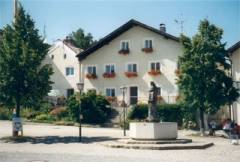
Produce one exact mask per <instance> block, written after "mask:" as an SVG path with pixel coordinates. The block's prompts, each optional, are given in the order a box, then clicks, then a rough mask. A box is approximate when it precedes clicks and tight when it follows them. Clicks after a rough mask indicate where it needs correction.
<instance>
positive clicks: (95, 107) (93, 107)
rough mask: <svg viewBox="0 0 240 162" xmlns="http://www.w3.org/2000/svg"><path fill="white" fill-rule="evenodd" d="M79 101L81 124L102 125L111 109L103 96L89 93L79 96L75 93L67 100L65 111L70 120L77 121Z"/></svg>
mask: <svg viewBox="0 0 240 162" xmlns="http://www.w3.org/2000/svg"><path fill="white" fill-rule="evenodd" d="M79 101H81V108H82V111H81V113H82V116H83V119H82V121H83V122H85V123H104V122H105V121H106V120H107V119H108V118H109V115H110V112H111V108H110V104H109V102H108V101H107V100H106V98H105V96H103V95H100V94H96V92H93V91H89V92H87V93H84V94H82V95H81V96H80V94H79V93H77V94H75V95H72V96H71V97H69V98H68V100H67V107H68V109H67V110H68V113H69V116H70V117H71V118H72V120H74V121H79Z"/></svg>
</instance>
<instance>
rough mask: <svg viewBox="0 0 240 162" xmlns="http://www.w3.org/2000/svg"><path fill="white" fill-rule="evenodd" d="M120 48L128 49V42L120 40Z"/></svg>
mask: <svg viewBox="0 0 240 162" xmlns="http://www.w3.org/2000/svg"><path fill="white" fill-rule="evenodd" d="M121 50H129V42H128V41H121Z"/></svg>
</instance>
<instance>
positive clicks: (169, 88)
mask: <svg viewBox="0 0 240 162" xmlns="http://www.w3.org/2000/svg"><path fill="white" fill-rule="evenodd" d="M145 38H150V39H153V52H152V53H148V54H146V53H145V52H142V51H141V49H142V48H143V42H144V39H145ZM121 40H129V49H130V54H129V55H126V56H125V55H120V54H118V51H119V50H120V42H121ZM181 54H182V47H181V45H180V43H179V42H176V41H173V40H171V39H166V38H164V37H163V36H161V35H159V34H156V33H154V32H152V31H149V30H146V29H144V28H141V27H133V28H131V29H129V30H128V31H126V32H125V33H123V34H122V35H120V36H119V37H117V38H115V39H114V40H113V41H111V42H110V43H109V44H108V45H105V46H103V47H102V48H100V49H98V50H97V51H95V52H94V53H92V54H91V55H89V56H88V57H87V58H86V59H84V60H82V61H81V64H82V65H81V66H82V75H81V78H82V79H83V80H84V82H85V91H86V90H87V89H91V88H95V89H97V91H98V92H100V93H103V94H105V88H106V87H114V88H116V95H117V96H118V99H120V100H121V99H122V97H121V96H122V94H121V91H120V89H119V88H120V87H121V86H127V87H129V86H138V95H139V100H141V101H143V102H147V100H148V89H149V87H150V85H149V84H150V81H154V82H155V83H157V84H158V86H160V87H161V88H162V96H163V97H164V99H165V101H166V102H168V100H169V102H175V97H176V96H177V95H178V88H177V85H176V84H175V82H176V75H175V73H174V71H175V70H176V68H177V60H178V56H179V55H181ZM150 61H160V63H161V71H162V74H161V75H160V76H156V77H153V76H150V75H149V74H148V71H149V69H150ZM131 62H133V63H137V69H138V77H136V78H127V77H126V76H125V75H124V72H125V71H126V64H127V63H131ZM108 63H113V64H115V71H116V77H115V78H111V79H106V78H103V77H102V74H103V73H104V67H105V66H104V65H105V64H108ZM87 65H96V66H97V75H98V79H95V80H89V79H87V78H86V77H85V74H86V66H87ZM127 96H129V92H128V94H127ZM168 96H169V97H168ZM127 98H128V97H127Z"/></svg>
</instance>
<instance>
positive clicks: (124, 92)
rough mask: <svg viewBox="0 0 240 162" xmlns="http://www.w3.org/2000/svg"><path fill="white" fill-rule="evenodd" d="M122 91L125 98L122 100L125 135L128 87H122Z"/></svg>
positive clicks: (124, 134)
mask: <svg viewBox="0 0 240 162" xmlns="http://www.w3.org/2000/svg"><path fill="white" fill-rule="evenodd" d="M120 90H121V91H122V95H123V100H122V107H123V136H126V103H125V94H126V91H127V87H120Z"/></svg>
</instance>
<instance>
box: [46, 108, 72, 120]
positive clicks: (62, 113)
mask: <svg viewBox="0 0 240 162" xmlns="http://www.w3.org/2000/svg"><path fill="white" fill-rule="evenodd" d="M50 115H52V116H56V118H57V119H62V118H64V117H66V116H67V115H68V112H67V109H66V108H65V107H58V108H55V109H53V110H52V111H51V112H50Z"/></svg>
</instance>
